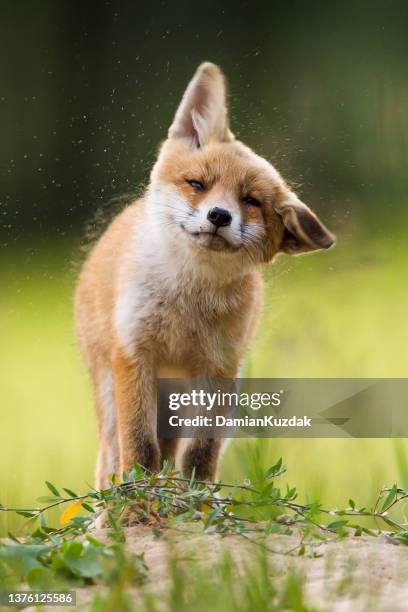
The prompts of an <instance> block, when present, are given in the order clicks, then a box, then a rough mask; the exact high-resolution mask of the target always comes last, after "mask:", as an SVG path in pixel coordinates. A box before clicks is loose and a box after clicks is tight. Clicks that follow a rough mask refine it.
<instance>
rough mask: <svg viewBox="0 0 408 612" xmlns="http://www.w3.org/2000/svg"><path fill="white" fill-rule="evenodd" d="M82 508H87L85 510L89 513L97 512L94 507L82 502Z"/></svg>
mask: <svg viewBox="0 0 408 612" xmlns="http://www.w3.org/2000/svg"><path fill="white" fill-rule="evenodd" d="M82 507H83V508H85V510H88V512H91V513H92V514H93V513H94V512H95V510H94V508H92V506H90V505H89V504H87V503H86V502H82Z"/></svg>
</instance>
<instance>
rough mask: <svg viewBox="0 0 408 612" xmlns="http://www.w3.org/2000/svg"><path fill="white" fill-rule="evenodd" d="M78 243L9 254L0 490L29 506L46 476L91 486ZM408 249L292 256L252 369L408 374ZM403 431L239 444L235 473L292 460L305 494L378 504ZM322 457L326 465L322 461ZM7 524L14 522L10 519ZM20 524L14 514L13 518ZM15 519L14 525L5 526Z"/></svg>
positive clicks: (4, 275) (231, 458)
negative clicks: (77, 305) (77, 306)
mask: <svg viewBox="0 0 408 612" xmlns="http://www.w3.org/2000/svg"><path fill="white" fill-rule="evenodd" d="M67 253H70V252H69V249H66V248H65V247H64V246H63V245H62V246H61V245H59V246H56V245H54V246H51V247H49V248H48V249H47V250H45V251H41V250H40V251H38V252H36V253H32V252H23V251H19V252H18V253H15V254H14V255H13V254H12V255H10V256H9V258H8V259H7V260H4V261H3V262H2V265H1V268H0V279H1V286H2V301H1V305H0V315H1V320H2V342H1V344H0V359H1V363H2V369H1V374H0V376H1V389H2V402H3V405H2V417H1V429H0V497H1V501H2V503H3V504H8V505H13V506H14V505H17V506H27V505H32V502H33V500H34V499H35V498H36V497H37V495H38V486H39V483H41V482H42V481H44V479H45V478H48V479H49V480H51V481H53V480H55V481H57V482H62V481H63V482H65V483H67V484H68V486H71V487H72V488H74V489H75V490H79V491H85V490H87V489H88V488H89V485H90V484H92V482H93V470H94V459H95V453H96V425H95V419H94V414H93V407H92V397H91V389H90V385H89V382H88V378H87V375H86V372H85V370H84V367H83V366H82V363H81V361H80V358H79V355H78V349H77V344H76V340H75V336H74V330H73V319H72V291H73V284H74V276H73V274H72V272H71V271H70V268H69V262H68V259H69V256H67ZM407 263H408V246H407V245H406V241H405V237H404V236H403V235H402V234H401V235H400V236H398V235H393V236H390V235H387V232H386V231H384V232H383V235H382V236H381V237H379V238H374V237H372V238H370V239H367V238H365V237H361V238H357V237H354V238H353V240H351V239H350V240H346V239H343V240H340V242H339V245H338V246H337V247H336V249H334V250H333V251H331V252H328V253H322V254H318V255H313V256H307V257H303V258H288V257H282V258H280V259H278V261H277V262H276V264H275V265H274V266H273V267H272V268H271V269H270V270H269V272H268V278H267V290H266V295H265V308H264V315H263V321H262V324H261V325H260V327H259V332H258V334H257V338H256V340H255V342H254V343H253V346H252V349H251V351H250V353H249V356H248V360H247V365H246V374H247V376H251V377H261V376H268V377H274V376H276V377H301V376H304V377H309V376H313V377H325V376H330V377H333V376H340V377H360V376H361V377H362V376H367V377H368V376H369V377H387V376H392V377H398V376H401V377H403V376H406V375H407V370H408V364H407V361H406V340H407V339H408V321H407V319H406V315H405V313H406V312H407V307H408V294H407V291H406V287H405V286H404V284H403V283H402V282H401V279H403V278H404V275H406V267H407ZM406 452H407V446H406V443H405V441H404V440H400V441H398V443H397V446H395V444H394V443H393V442H392V441H391V440H354V439H326V440H296V441H295V440H290V439H285V440H283V439H281V440H273V439H270V440H254V441H248V440H235V441H233V442H232V443H231V444H230V445H229V447H228V448H227V450H226V452H225V454H224V458H223V461H222V465H221V474H220V475H221V477H222V478H224V479H225V480H228V481H229V480H231V479H232V480H233V481H237V480H241V479H242V478H243V477H246V476H249V477H251V478H252V477H254V476H255V475H256V473H257V472H259V471H260V470H263V469H265V468H266V466H268V465H269V464H271V463H272V462H273V460H274V459H275V458H276V457H277V456H281V455H282V456H284V457H285V459H286V463H287V465H288V468H289V473H290V475H291V476H290V479H291V481H292V482H293V483H296V484H297V486H298V489H299V493H300V495H301V497H302V498H304V499H313V498H319V499H320V500H321V501H322V502H323V503H324V504H325V505H330V506H342V505H344V502H345V500H347V499H348V498H349V497H353V498H357V499H358V500H359V502H360V503H363V502H364V504H369V503H372V502H373V501H374V496H375V494H376V492H377V491H378V490H379V489H380V488H381V487H382V485H384V484H389V483H392V482H395V481H398V480H400V478H399V477H400V476H401V478H404V479H405V480H406V478H407V468H406V460H405V456H406ZM322 466H324V469H322ZM0 520H1V521H2V523H1V525H0V529H2V530H3V532H4V530H5V529H6V528H7V527H12V528H14V527H15V526H16V519H15V518H13V519H7V521H5V519H4V517H0ZM10 521H11V522H10ZM6 523H7V524H6Z"/></svg>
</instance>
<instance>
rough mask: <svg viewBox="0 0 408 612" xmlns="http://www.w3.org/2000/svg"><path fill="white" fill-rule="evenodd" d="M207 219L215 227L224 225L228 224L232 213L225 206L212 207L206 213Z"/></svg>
mask: <svg viewBox="0 0 408 612" xmlns="http://www.w3.org/2000/svg"><path fill="white" fill-rule="evenodd" d="M207 219H208V220H209V221H211V223H212V224H213V225H215V227H225V226H226V225H230V224H231V221H232V215H231V213H230V212H229V211H228V210H225V208H218V206H215V208H212V209H211V210H210V211H209V212H208V215H207Z"/></svg>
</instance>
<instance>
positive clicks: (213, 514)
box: [204, 508, 220, 531]
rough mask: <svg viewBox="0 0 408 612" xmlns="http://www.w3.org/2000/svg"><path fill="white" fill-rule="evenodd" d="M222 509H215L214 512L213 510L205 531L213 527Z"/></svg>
mask: <svg viewBox="0 0 408 612" xmlns="http://www.w3.org/2000/svg"><path fill="white" fill-rule="evenodd" d="M219 511H220V509H219V508H214V509H213V510H211V512H210V514H209V515H208V518H207V520H206V522H205V526H204V531H206V530H207V529H208V528H209V527H211V525H212V524H213V522H214V521H215V519H216V517H217V514H218V513H219Z"/></svg>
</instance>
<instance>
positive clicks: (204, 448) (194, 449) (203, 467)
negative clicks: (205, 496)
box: [182, 438, 223, 481]
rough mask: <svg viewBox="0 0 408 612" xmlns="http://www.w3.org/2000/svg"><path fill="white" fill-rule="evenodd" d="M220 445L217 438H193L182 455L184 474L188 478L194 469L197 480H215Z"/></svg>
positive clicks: (220, 441) (220, 442) (221, 441)
mask: <svg viewBox="0 0 408 612" xmlns="http://www.w3.org/2000/svg"><path fill="white" fill-rule="evenodd" d="M222 443H223V440H221V439H219V438H216V439H215V438H194V439H193V440H192V441H191V442H190V444H189V445H188V447H187V448H186V450H185V452H184V455H183V459H182V468H183V472H184V474H185V475H186V476H187V477H190V476H191V473H192V471H193V468H195V476H196V478H197V480H209V481H213V480H215V477H216V474H217V467H218V457H219V454H220V450H221V447H222Z"/></svg>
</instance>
